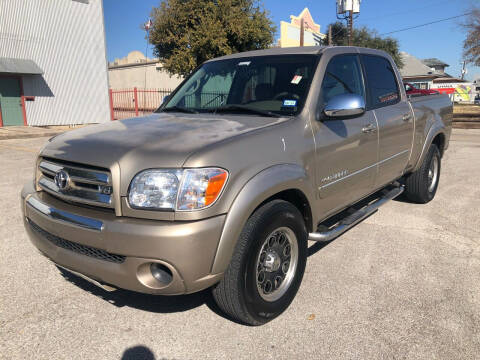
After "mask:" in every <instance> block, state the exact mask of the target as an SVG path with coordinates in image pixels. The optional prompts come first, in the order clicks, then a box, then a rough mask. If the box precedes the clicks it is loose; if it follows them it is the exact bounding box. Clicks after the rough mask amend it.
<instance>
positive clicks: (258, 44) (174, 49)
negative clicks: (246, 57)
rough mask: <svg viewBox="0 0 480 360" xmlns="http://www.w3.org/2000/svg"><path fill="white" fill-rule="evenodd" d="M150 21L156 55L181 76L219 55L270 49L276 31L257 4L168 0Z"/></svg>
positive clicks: (247, 0) (250, 1)
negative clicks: (151, 22) (151, 21)
mask: <svg viewBox="0 0 480 360" xmlns="http://www.w3.org/2000/svg"><path fill="white" fill-rule="evenodd" d="M151 17H152V20H153V28H152V30H151V34H150V43H151V44H153V45H154V55H155V56H157V57H158V58H159V59H160V62H161V63H162V64H163V66H164V67H165V69H166V70H167V71H168V72H169V73H171V74H179V75H187V74H188V73H190V72H191V71H192V70H193V69H195V68H196V67H197V66H198V65H200V64H201V63H203V62H204V61H206V60H208V59H212V58H214V57H218V56H222V55H228V54H232V53H237V52H241V51H248V50H257V49H264V48H267V47H269V46H270V45H271V44H272V43H273V35H274V33H275V31H276V29H275V27H274V25H273V22H272V21H271V20H270V18H269V17H268V13H267V11H266V10H264V9H263V7H262V5H261V4H260V2H259V1H253V0H164V1H162V2H161V3H160V6H159V7H157V8H153V10H152V14H151Z"/></svg>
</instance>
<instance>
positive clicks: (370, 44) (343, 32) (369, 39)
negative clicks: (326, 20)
mask: <svg viewBox="0 0 480 360" xmlns="http://www.w3.org/2000/svg"><path fill="white" fill-rule="evenodd" d="M331 26H332V27H331V31H332V45H337V46H346V45H347V44H348V37H347V34H348V29H347V27H346V26H345V25H344V24H343V23H341V22H339V21H337V22H336V23H334V24H332V25H331ZM327 35H328V34H327ZM326 39H328V36H327V38H326ZM352 41H353V45H355V46H361V47H366V48H372V49H379V50H383V51H385V52H387V53H389V54H390V56H392V58H393V60H394V61H395V63H396V64H397V66H398V67H399V68H402V67H403V61H402V57H401V56H400V50H399V45H398V40H396V39H393V38H391V37H386V38H382V37H380V35H378V33H377V31H375V30H371V29H369V28H367V27H361V28H356V29H353V40H352Z"/></svg>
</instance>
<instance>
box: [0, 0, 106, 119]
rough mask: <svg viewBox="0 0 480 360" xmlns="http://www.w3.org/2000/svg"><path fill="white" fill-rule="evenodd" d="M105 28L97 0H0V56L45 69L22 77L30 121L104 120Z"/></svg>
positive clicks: (99, 0)
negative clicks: (85, 0)
mask: <svg viewBox="0 0 480 360" xmlns="http://www.w3.org/2000/svg"><path fill="white" fill-rule="evenodd" d="M104 30H105V29H104V22H103V8H102V2H101V0H90V1H88V2H87V3H85V2H79V1H73V0H0V57H7V58H21V59H31V60H33V61H35V62H36V63H37V64H38V65H39V66H40V67H41V68H42V69H43V71H44V75H42V76H38V75H36V76H31V75H30V76H29V75H25V76H22V77H23V86H24V95H25V96H35V101H28V102H26V113H27V121H28V124H29V125H66V124H83V123H99V122H106V121H109V119H110V110H109V99H108V73H107V60H106V46H105V32H104ZM0 81H1V80H0Z"/></svg>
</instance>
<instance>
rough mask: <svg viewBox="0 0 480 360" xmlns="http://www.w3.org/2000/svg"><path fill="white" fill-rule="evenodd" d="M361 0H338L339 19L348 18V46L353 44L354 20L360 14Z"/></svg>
mask: <svg viewBox="0 0 480 360" xmlns="http://www.w3.org/2000/svg"><path fill="white" fill-rule="evenodd" d="M361 1H362V0H337V19H339V20H347V30H348V46H352V40H353V20H354V19H356V18H357V17H358V14H360V3H361ZM355 15H356V16H355Z"/></svg>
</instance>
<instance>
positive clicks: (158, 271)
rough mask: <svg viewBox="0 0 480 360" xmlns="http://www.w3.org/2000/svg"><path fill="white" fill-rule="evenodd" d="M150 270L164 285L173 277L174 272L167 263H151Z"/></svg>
mask: <svg viewBox="0 0 480 360" xmlns="http://www.w3.org/2000/svg"><path fill="white" fill-rule="evenodd" d="M150 271H151V273H152V275H153V277H154V278H155V279H157V281H158V282H160V283H162V284H164V285H167V284H169V283H170V282H171V281H172V279H173V275H172V272H171V271H170V269H169V268H168V267H166V266H165V265H162V264H158V263H151V264H150Z"/></svg>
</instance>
